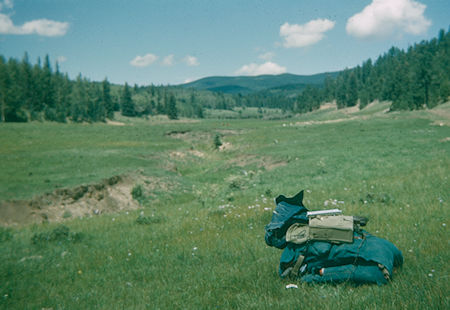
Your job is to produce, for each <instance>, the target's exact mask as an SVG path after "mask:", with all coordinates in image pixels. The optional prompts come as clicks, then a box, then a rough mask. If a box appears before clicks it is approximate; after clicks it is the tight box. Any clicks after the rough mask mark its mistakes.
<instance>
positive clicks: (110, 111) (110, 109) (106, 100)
mask: <svg viewBox="0 0 450 310" xmlns="http://www.w3.org/2000/svg"><path fill="white" fill-rule="evenodd" d="M102 103H103V106H104V107H105V110H106V117H107V118H109V119H113V118H114V103H113V100H112V98H111V87H110V85H109V82H108V79H107V78H105V79H104V80H103V82H102Z"/></svg>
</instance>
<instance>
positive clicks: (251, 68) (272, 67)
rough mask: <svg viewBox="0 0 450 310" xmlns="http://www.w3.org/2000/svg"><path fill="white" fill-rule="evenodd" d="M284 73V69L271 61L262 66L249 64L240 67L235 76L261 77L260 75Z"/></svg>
mask: <svg viewBox="0 0 450 310" xmlns="http://www.w3.org/2000/svg"><path fill="white" fill-rule="evenodd" d="M285 72H286V67H282V66H280V65H278V64H276V63H273V62H271V61H268V62H265V63H263V64H256V63H251V64H249V65H244V66H242V67H241V68H240V69H239V70H237V71H236V72H235V73H236V75H253V76H254V75H262V74H282V73H285Z"/></svg>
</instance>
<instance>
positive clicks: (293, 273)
mask: <svg viewBox="0 0 450 310" xmlns="http://www.w3.org/2000/svg"><path fill="white" fill-rule="evenodd" d="M304 260H305V257H304V256H303V255H300V256H299V257H298V259H297V261H296V262H295V265H294V267H293V268H292V270H291V272H290V276H291V277H298V271H299V270H300V267H301V266H302V264H303V261H304Z"/></svg>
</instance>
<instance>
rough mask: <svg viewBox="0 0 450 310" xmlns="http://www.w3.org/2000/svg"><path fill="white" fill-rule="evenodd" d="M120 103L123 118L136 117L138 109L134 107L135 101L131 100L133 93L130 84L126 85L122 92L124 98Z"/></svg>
mask: <svg viewBox="0 0 450 310" xmlns="http://www.w3.org/2000/svg"><path fill="white" fill-rule="evenodd" d="M120 103H121V105H122V115H123V116H131V117H133V116H136V107H135V105H134V102H133V99H132V98H131V91H130V87H129V86H128V83H125V86H124V88H123V91H122V96H121V98H120Z"/></svg>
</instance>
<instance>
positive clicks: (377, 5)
mask: <svg viewBox="0 0 450 310" xmlns="http://www.w3.org/2000/svg"><path fill="white" fill-rule="evenodd" d="M425 9H426V5H424V4H421V3H419V2H417V1H414V0H373V1H372V3H371V4H369V5H368V6H366V7H365V8H364V9H363V10H362V11H361V12H359V13H357V14H355V15H353V16H352V17H350V18H349V19H348V21H347V26H346V30H347V33H348V34H349V35H352V36H354V37H357V38H383V37H388V36H391V35H393V34H402V33H410V34H414V35H418V34H422V33H424V32H425V31H426V30H427V29H428V27H429V26H430V25H431V21H430V20H428V19H426V18H425V16H424V12H425Z"/></svg>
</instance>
